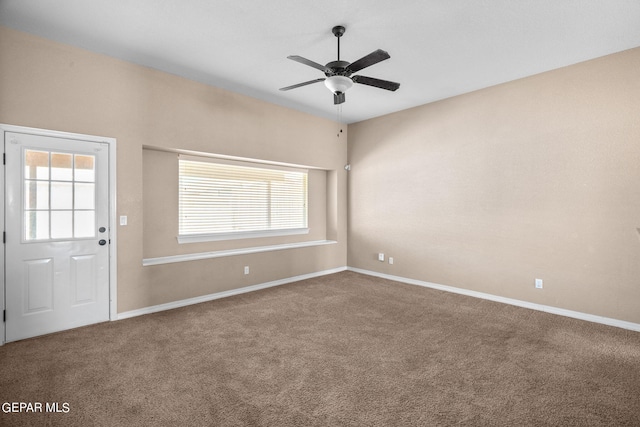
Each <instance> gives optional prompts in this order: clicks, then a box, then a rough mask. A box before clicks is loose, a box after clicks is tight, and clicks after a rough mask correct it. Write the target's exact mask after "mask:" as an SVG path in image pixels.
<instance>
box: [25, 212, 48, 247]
mask: <svg viewBox="0 0 640 427" xmlns="http://www.w3.org/2000/svg"><path fill="white" fill-rule="evenodd" d="M24 224H25V227H24V228H25V236H24V238H25V240H43V239H48V238H49V211H27V212H25V213H24Z"/></svg>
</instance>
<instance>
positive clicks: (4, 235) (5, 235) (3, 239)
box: [2, 231, 7, 243]
mask: <svg viewBox="0 0 640 427" xmlns="http://www.w3.org/2000/svg"><path fill="white" fill-rule="evenodd" d="M2 243H7V232H6V231H3V232H2Z"/></svg>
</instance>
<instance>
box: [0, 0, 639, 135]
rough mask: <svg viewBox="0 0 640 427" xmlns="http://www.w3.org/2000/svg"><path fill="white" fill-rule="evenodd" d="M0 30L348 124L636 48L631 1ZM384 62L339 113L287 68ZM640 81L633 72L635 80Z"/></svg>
mask: <svg viewBox="0 0 640 427" xmlns="http://www.w3.org/2000/svg"><path fill="white" fill-rule="evenodd" d="M0 24H1V25H4V26H7V27H11V28H15V29H18V30H22V31H26V32H29V33H33V34H37V35H40V36H43V37H46V38H50V39H53V40H56V41H59V42H62V43H67V44H71V45H75V46H79V47H82V48H86V49H89V50H92V51H95V52H99V53H103V54H107V55H110V56H113V57H117V58H121V59H124V60H127V61H131V62H134V63H138V64H142V65H146V66H149V67H152V68H155V69H158V70H163V71H166V72H169V73H173V74H177V75H181V76H184V77H187V78H190V79H193V80H196V81H200V82H203V83H207V84H210V85H213V86H218V87H222V88H225V89H229V90H232V91H235V92H239V93H243V94H246V95H249V96H252V97H255V98H259V99H263V100H266V101H269V102H273V103H276V104H279V105H283V106H287V107H290V108H294V109H297V110H301V111H305V112H308V113H311V114H315V115H318V116H322V117H326V118H329V119H333V120H336V119H338V118H340V119H341V120H342V121H344V122H346V123H353V122H357V121H361V120H365V119H368V118H372V117H376V116H380V115H383V114H387V113H391V112H394V111H399V110H403V109H406V108H410V107H413V106H417V105H421V104H425V103H429V102H433V101H436V100H439V99H443V98H448V97H451V96H455V95H459V94H462V93H466V92H470V91H473V90H477V89H481V88H484V87H488V86H492V85H496V84H499V83H503V82H507V81H511V80H515V79H518V78H521V77H525V76H529V75H533V74H537V73H540V72H544V71H548V70H551V69H555V68H559V67H563V66H566V65H570V64H574V63H577V62H581V61H585V60H588V59H592V58H596V57H599V56H603V55H607V54H610V53H614V52H619V51H622V50H625V49H630V48H633V47H638V46H640V1H638V0H529V1H526V0H398V1H389V0H315V1H311V0H271V1H255V0H252V1H249V0H189V1H185V0H135V1H131V0H0ZM335 25H344V26H345V27H346V34H345V35H344V37H342V39H341V59H343V60H347V61H350V62H354V61H355V60H356V59H358V58H360V57H362V56H364V55H366V54H368V53H370V52H372V51H374V50H376V49H378V48H379V49H383V50H386V51H387V52H389V54H390V55H391V59H388V60H386V61H383V62H381V63H378V64H376V65H373V66H371V67H370V68H367V69H365V70H362V71H361V72H358V73H356V74H363V75H366V76H370V77H377V78H381V79H385V80H391V81H396V82H400V83H401V86H400V89H399V90H398V91H396V92H389V91H385V90H382V89H377V88H373V87H369V86H364V85H359V84H356V85H354V87H353V88H351V89H350V90H349V91H348V92H347V93H346V98H347V101H346V103H345V104H343V105H342V107H341V110H342V111H341V116H338V112H337V110H338V108H337V107H336V106H334V105H333V96H332V94H331V93H330V92H329V90H328V89H327V88H326V87H325V86H324V85H323V84H322V83H317V84H313V85H309V86H305V87H301V88H298V89H295V90H291V91H287V92H282V91H279V90H278V88H280V87H284V86H289V85H292V84H295V83H300V82H303V81H307V80H312V79H315V78H320V77H324V76H323V74H322V73H321V72H320V71H318V70H316V69H314V68H311V67H308V66H305V65H302V64H299V63H297V62H294V61H291V60H288V59H287V56H288V55H300V56H303V57H305V58H307V59H310V60H313V61H315V62H318V63H321V64H325V63H327V62H329V61H334V60H335V59H336V38H335V37H334V36H333V34H332V33H331V28H332V27H333V26H335ZM639 72H640V70H639Z"/></svg>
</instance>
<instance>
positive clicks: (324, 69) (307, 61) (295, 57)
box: [287, 55, 331, 73]
mask: <svg viewBox="0 0 640 427" xmlns="http://www.w3.org/2000/svg"><path fill="white" fill-rule="evenodd" d="M287 58H288V59H291V60H292V61H296V62H299V63H301V64H304V65H308V66H309V67H313V68H315V69H316V70H320V71H322V72H323V73H330V72H331V70H330V69H328V68H327V67H325V66H324V65H320V64H318V63H317V62H313V61H311V60H310V59H307V58H303V57H302V56H298V55H291V56H287Z"/></svg>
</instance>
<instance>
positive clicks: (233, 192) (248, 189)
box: [178, 157, 308, 243]
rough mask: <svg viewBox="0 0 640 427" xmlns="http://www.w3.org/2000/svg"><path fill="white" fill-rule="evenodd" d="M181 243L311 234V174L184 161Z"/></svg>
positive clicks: (181, 166)
mask: <svg viewBox="0 0 640 427" xmlns="http://www.w3.org/2000/svg"><path fill="white" fill-rule="evenodd" d="M178 162H179V169H178V170H179V184H178V185H179V192H178V193H179V194H178V206H179V232H178V234H179V236H178V241H179V242H180V243H187V242H195V241H208V240H226V239H239V238H248V237H263V236H277V235H287V234H302V233H307V232H308V228H307V171H306V170H302V169H293V168H281V167H277V166H269V165H264V166H262V165H260V166H257V165H253V166H245V165H238V164H231V163H227V162H222V161H206V160H192V159H190V158H189V159H188V158H184V157H181V158H180V159H179V160H178Z"/></svg>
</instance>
